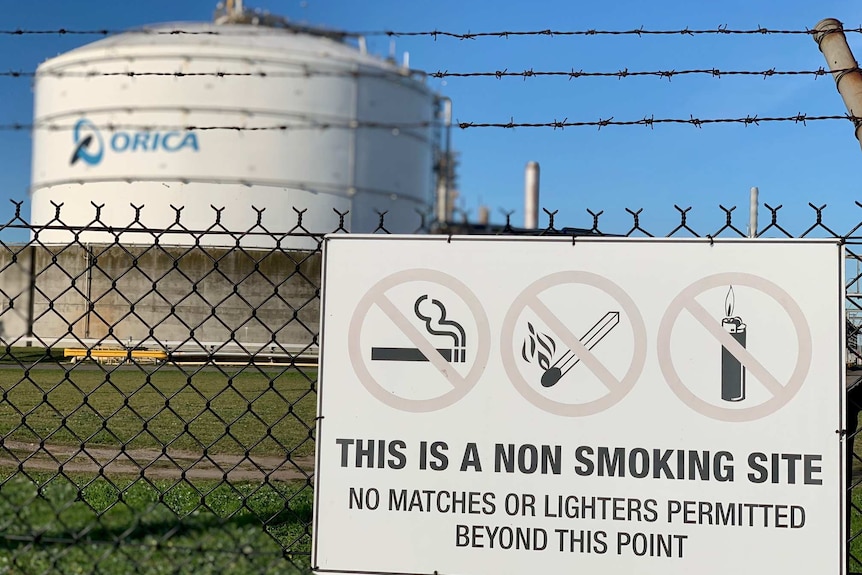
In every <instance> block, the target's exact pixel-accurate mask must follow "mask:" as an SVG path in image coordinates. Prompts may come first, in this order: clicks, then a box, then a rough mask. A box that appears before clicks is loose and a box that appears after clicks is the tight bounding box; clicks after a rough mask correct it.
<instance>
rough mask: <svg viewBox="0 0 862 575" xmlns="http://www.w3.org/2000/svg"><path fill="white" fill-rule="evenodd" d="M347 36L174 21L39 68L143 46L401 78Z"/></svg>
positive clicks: (393, 66)
mask: <svg viewBox="0 0 862 575" xmlns="http://www.w3.org/2000/svg"><path fill="white" fill-rule="evenodd" d="M345 38H346V36H345V35H342V36H341V37H339V36H338V33H332V34H325V33H323V31H321V30H320V29H313V28H303V27H301V26H293V27H289V28H288V27H281V28H275V27H269V26H258V25H254V24H243V23H229V24H215V23H202V22H172V23H164V24H157V25H153V26H146V27H144V28H141V29H137V30H134V29H133V30H129V31H127V32H123V33H122V34H117V35H114V36H109V37H107V38H103V39H101V40H97V41H95V42H92V43H90V44H86V45H84V46H81V47H79V48H75V49H73V50H70V51H68V52H65V53H64V54H61V55H60V56H57V57H55V58H52V59H50V60H48V61H46V62H44V63H43V64H42V65H41V66H40V68H52V67H54V66H62V65H65V64H69V63H72V62H79V61H80V60H81V59H86V58H90V57H92V56H93V55H94V53H100V52H101V53H105V52H109V53H111V54H112V55H113V56H121V55H124V54H122V53H118V51H119V52H125V51H126V50H129V51H130V52H137V51H138V50H142V49H147V48H152V49H154V50H160V49H162V48H176V47H180V48H183V49H185V48H189V49H193V50H194V51H195V53H198V50H200V49H204V50H205V49H206V48H223V49H231V50H240V51H243V52H249V57H253V54H252V53H267V54H268V55H269V56H271V55H272V53H273V52H278V53H294V54H297V53H299V54H305V55H308V56H315V57H321V58H326V59H331V60H336V61H342V62H344V61H346V62H349V63H352V64H360V65H365V66H373V67H375V68H383V69H386V70H390V71H392V72H394V73H400V74H403V70H402V69H401V68H400V67H399V66H397V65H396V64H395V63H393V62H391V61H387V60H384V59H381V58H379V57H377V56H374V55H371V54H368V53H365V52H363V51H361V50H360V49H358V48H357V47H356V46H353V45H351V44H348V43H347V42H345V41H344V39H345ZM130 55H134V54H130ZM189 55H190V56H193V55H195V54H193V53H190V54H189Z"/></svg>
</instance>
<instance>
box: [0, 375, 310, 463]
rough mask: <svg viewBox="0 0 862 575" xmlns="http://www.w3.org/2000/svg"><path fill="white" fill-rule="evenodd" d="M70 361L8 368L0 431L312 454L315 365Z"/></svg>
mask: <svg viewBox="0 0 862 575" xmlns="http://www.w3.org/2000/svg"><path fill="white" fill-rule="evenodd" d="M69 367H70V366H62V367H61V366H54V367H43V366H42V364H38V366H37V367H34V368H32V369H24V368H22V369H11V368H5V369H0V392H2V396H0V434H2V435H4V436H5V437H6V438H7V439H13V440H18V441H24V442H28V443H39V442H40V441H42V440H44V441H46V442H47V443H52V444H61V445H80V444H81V443H85V444H87V445H88V446H108V447H119V446H120V444H124V445H126V447H127V448H128V449H138V448H156V449H159V450H161V449H162V446H168V447H169V448H170V449H183V450H189V451H194V452H202V451H203V449H204V448H205V449H207V451H208V452H209V453H212V454H243V453H245V452H246V451H248V452H249V453H251V454H253V455H284V454H285V451H287V452H290V453H291V455H292V456H303V455H310V454H312V453H313V450H314V445H313V441H312V440H311V431H310V430H311V429H313V427H314V418H315V413H316V395H315V393H314V383H313V382H314V379H315V378H316V373H314V372H313V371H311V372H303V373H300V372H299V371H297V370H296V369H293V370H290V369H289V368H281V369H280V368H278V367H267V368H266V369H267V371H266V372H261V371H259V370H258V369H257V368H245V369H242V370H238V369H235V368H233V369H230V368H223V369H225V372H220V371H217V370H213V369H211V368H208V369H206V370H199V369H198V368H185V371H184V370H181V369H178V368H176V367H172V366H165V367H162V368H160V369H158V370H155V368H154V366H146V371H145V369H144V367H143V366H142V368H141V369H125V368H123V369H116V370H114V371H113V372H109V373H106V372H104V371H102V370H100V369H94V368H93V367H92V366H83V365H82V366H78V367H75V368H74V369H71V370H69V371H67V369H68V368H69ZM194 369H198V373H194V371H193V370H194ZM228 369H229V371H228ZM154 370H155V371H154Z"/></svg>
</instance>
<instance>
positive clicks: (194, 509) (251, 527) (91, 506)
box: [0, 478, 312, 573]
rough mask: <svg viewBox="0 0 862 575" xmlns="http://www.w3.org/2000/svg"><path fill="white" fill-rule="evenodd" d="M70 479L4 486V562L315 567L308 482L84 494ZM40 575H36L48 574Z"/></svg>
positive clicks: (0, 536)
mask: <svg viewBox="0 0 862 575" xmlns="http://www.w3.org/2000/svg"><path fill="white" fill-rule="evenodd" d="M63 479H64V480H58V479H57V478H53V479H51V480H49V481H47V482H45V483H41V484H37V483H36V482H34V481H32V480H28V479H25V478H13V479H11V480H10V481H7V482H5V483H3V484H2V485H0V558H2V557H3V556H4V555H6V556H11V557H13V558H16V559H15V563H16V567H17V568H18V569H19V571H16V572H21V573H30V572H31V571H28V570H27V569H24V568H22V567H21V565H18V563H22V564H33V563H37V564H39V565H42V564H44V563H46V562H47V564H48V565H49V566H51V568H52V570H54V571H57V569H58V568H59V567H58V564H59V563H62V565H63V569H62V571H67V572H69V571H77V572H80V573H90V572H96V571H95V569H94V567H93V566H92V565H89V564H88V562H90V560H91V558H93V557H105V556H108V555H111V554H113V555H116V557H114V558H113V559H112V561H114V562H119V563H122V565H121V566H118V567H117V568H116V569H114V570H113V572H117V573H119V572H123V570H124V569H128V568H129V565H133V566H136V567H138V566H144V567H146V566H147V565H150V566H151V568H148V569H149V571H147V570H146V569H145V570H144V572H159V573H161V572H163V569H162V568H161V567H158V568H156V566H157V565H162V564H164V563H165V562H168V564H171V562H176V561H180V562H185V563H191V564H192V565H191V566H189V565H187V566H186V567H183V569H182V570H180V569H179V568H178V570H176V571H170V572H177V573H186V572H189V573H191V572H195V570H196V569H198V570H199V568H200V562H202V561H204V562H205V563H206V565H207V566H209V567H212V566H213V565H215V564H221V563H224V562H228V563H230V567H229V569H230V572H231V573H233V572H245V571H244V570H242V569H241V570H239V571H235V569H236V566H235V565H234V563H236V562H237V561H240V562H245V563H248V564H249V565H251V564H255V565H258V563H261V562H263V561H279V562H281V567H282V568H283V567H286V566H288V563H287V562H289V563H292V564H293V566H294V567H296V568H297V569H298V570H299V572H304V571H307V570H308V566H309V560H310V546H311V520H312V498H311V490H310V488H308V487H307V486H306V485H305V484H304V483H303V484H297V485H289V484H284V485H282V484H263V485H260V484H250V483H249V484H239V485H236V484H235V485H230V486H227V485H224V484H219V483H210V484H207V483H195V484H189V483H186V484H162V485H159V484H158V483H156V484H150V483H141V482H130V483H129V484H127V485H124V486H122V487H119V488H118V486H116V485H115V484H112V483H108V482H103V483H98V484H94V483H89V484H87V485H86V486H84V487H83V488H82V487H81V486H79V485H76V484H75V483H74V482H73V481H71V480H69V479H68V478H63ZM209 556H213V557H214V558H210V559H205V558H206V557H209ZM135 557H137V558H138V559H134V558H135ZM70 558H74V560H73V559H70ZM70 562H71V565H70V564H67V563H70ZM247 567H248V568H249V569H251V571H248V572H254V573H257V572H268V571H267V570H260V569H258V567H260V565H258V567H255V568H253V569H252V568H251V567H250V566H247ZM41 568H42V567H40V568H39V569H41ZM227 568H228V567H226V569H227ZM39 569H35V568H34V569H33V571H32V572H33V573H39V572H44V571H40V570H39ZM267 569H268V568H267ZM0 572H2V565H0ZM98 572H100V573H101V572H103V571H102V570H101V569H99V570H98ZM107 572H109V573H110V572H112V570H108V571H107ZM139 572H140V571H139Z"/></svg>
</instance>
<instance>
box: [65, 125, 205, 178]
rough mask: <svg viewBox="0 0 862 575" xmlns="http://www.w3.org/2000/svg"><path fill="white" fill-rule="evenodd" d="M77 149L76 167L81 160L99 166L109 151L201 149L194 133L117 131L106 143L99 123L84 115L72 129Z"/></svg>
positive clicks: (169, 151)
mask: <svg viewBox="0 0 862 575" xmlns="http://www.w3.org/2000/svg"><path fill="white" fill-rule="evenodd" d="M72 139H73V142H74V146H75V148H74V151H73V152H72V159H71V160H70V161H69V164H70V165H72V166H74V165H75V164H76V163H78V161H79V160H80V161H82V162H84V163H85V164H89V165H90V166H97V165H99V164H100V163H101V162H102V160H103V159H104V157H105V154H106V152H107V151H110V152H114V153H118V154H122V153H142V152H167V153H174V152H179V151H180V150H189V151H193V152H198V151H200V146H199V145H198V137H197V134H196V133H194V132H185V131H166V132H159V131H155V130H135V131H125V130H120V131H114V132H111V134H110V138H109V139H108V145H107V147H106V146H105V139H104V138H103V137H102V133H101V131H100V130H99V128H98V127H96V125H95V124H94V123H93V122H91V121H90V120H88V119H87V118H81V119H80V120H78V122H77V123H76V124H75V128H74V130H73V131H72Z"/></svg>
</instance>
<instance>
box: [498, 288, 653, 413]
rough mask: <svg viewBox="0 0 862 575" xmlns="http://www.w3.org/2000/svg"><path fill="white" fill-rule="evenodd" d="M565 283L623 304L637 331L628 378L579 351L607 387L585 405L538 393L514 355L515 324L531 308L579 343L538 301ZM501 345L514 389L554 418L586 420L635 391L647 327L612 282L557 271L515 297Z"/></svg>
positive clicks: (626, 374) (644, 357) (627, 373)
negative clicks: (560, 416) (522, 371)
mask: <svg viewBox="0 0 862 575" xmlns="http://www.w3.org/2000/svg"><path fill="white" fill-rule="evenodd" d="M565 284H579V285H587V286H592V287H595V288H597V289H599V290H601V291H603V292H605V293H606V294H608V295H609V296H611V297H612V298H613V299H615V300H616V301H617V302H618V303H619V304H620V307H621V309H622V310H623V312H625V315H626V317H627V318H628V320H629V323H630V324H631V327H632V331H633V332H634V334H633V335H634V344H633V353H632V359H631V363H630V365H629V368H628V371H626V373H625V375H624V376H623V377H622V379H620V380H617V378H616V377H615V376H614V375H613V374H611V373H610V371H608V369H607V368H606V367H605V366H603V365H602V364H601V363H600V362H599V360H598V359H596V358H595V356H593V354H592V353H591V352H590V351H588V350H586V349H582V350H581V351H580V352H579V354H578V356H579V358H580V359H581V361H582V362H583V363H584V365H585V366H586V367H587V368H588V369H590V370H591V371H592V372H593V373H594V375H596V377H598V379H599V380H600V381H601V382H602V383H603V384H604V385H605V387H607V388H608V393H607V394H605V395H604V396H602V397H600V398H599V399H596V400H593V401H589V402H586V403H562V402H558V401H554V400H552V399H550V398H548V397H546V396H544V395H542V394H541V393H539V391H537V390H536V389H535V388H534V387H532V386H531V385H530V384H529V383H528V382H527V380H526V379H525V378H524V376H523V375H521V371H520V370H519V369H518V365H517V363H516V361H517V360H516V358H515V354H514V352H513V342H514V337H515V328H516V324H517V321H518V318H519V317H520V316H521V313H522V312H523V311H524V310H525V309H527V308H528V307H529V308H532V310H533V311H534V312H535V313H536V314H537V315H538V316H539V317H540V318H541V319H542V320H543V321H545V323H546V324H549V325H548V327H549V328H551V329H552V330H553V331H554V332H555V333H556V334H557V336H559V337H563V335H566V336H567V338H568V340H569V341H570V342H571V343H574V342H576V341H577V339H578V338H577V337H575V336H573V335H572V334H571V332H569V330H568V328H566V326H565V325H563V323H562V322H561V321H560V320H558V319H556V317H555V316H554V315H553V312H551V311H550V310H548V309H547V308H546V307H545V304H544V303H542V302H541V301H540V300H539V294H541V293H542V292H544V291H546V290H548V289H550V288H553V287H557V286H559V285H565ZM572 340H574V341H572ZM500 344H501V345H500V347H501V349H502V356H503V368H504V369H505V370H506V374H507V375H508V376H509V380H510V381H511V382H512V384H513V385H514V387H515V389H517V390H518V393H520V394H521V395H522V396H523V397H524V399H526V400H527V401H529V402H530V403H532V404H533V405H535V406H536V407H538V408H539V409H541V410H542V411H546V412H548V413H552V414H554V415H562V416H564V417H583V416H587V415H594V414H596V413H599V412H601V411H604V410H606V409H608V408H610V407H612V406H614V405H615V404H616V403H618V402H619V401H620V400H621V399H623V398H624V397H625V396H626V395H628V393H629V392H630V391H631V390H632V388H633V387H634V385H635V383H636V382H637V380H638V378H639V377H640V374H641V372H642V371H643V368H644V363H645V361H646V328H645V327H644V321H643V318H642V317H641V314H640V311H639V310H638V308H637V306H636V305H635V303H634V301H633V300H632V298H631V297H629V295H628V294H627V293H626V292H625V291H623V289H622V288H621V287H620V286H618V285H617V284H615V283H614V282H612V281H610V280H609V279H607V278H605V277H602V276H600V275H597V274H594V273H591V272H585V271H565V272H558V273H555V274H551V275H549V276H545V277H544V278H542V279H540V280H538V281H536V282H534V283H532V284H530V285H529V286H528V287H527V288H526V289H525V290H524V291H523V292H521V294H520V295H519V296H518V297H517V298H515V302H514V303H513V304H512V307H511V308H509V311H508V313H507V314H506V318H505V319H504V320H503V329H502V335H501V339H500Z"/></svg>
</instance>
